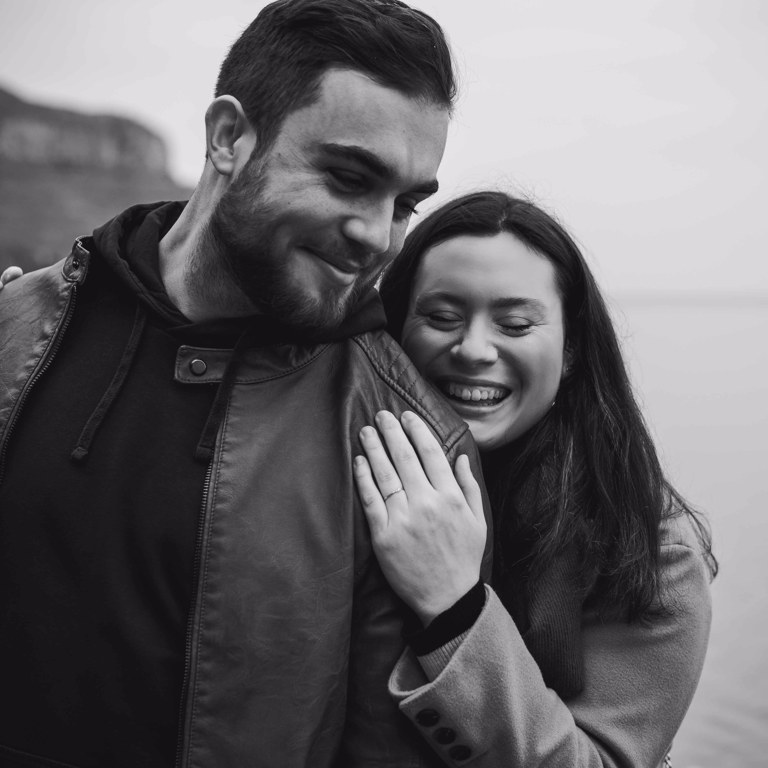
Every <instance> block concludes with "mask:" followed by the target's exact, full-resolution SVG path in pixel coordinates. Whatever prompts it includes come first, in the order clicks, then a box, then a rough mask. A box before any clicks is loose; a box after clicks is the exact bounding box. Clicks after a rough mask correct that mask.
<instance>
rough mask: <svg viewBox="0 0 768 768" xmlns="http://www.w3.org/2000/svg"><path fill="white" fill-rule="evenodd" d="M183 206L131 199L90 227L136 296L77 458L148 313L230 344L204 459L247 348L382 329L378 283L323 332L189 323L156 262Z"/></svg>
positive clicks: (115, 391)
mask: <svg viewBox="0 0 768 768" xmlns="http://www.w3.org/2000/svg"><path fill="white" fill-rule="evenodd" d="M184 206H185V203H183V202H170V203H167V202H166V203H153V204H148V205H136V206H133V207H132V208H129V209H128V210H126V211H124V212H123V213H121V214H120V215H119V216H117V217H115V218H114V219H112V220H111V221H109V222H107V223H106V224H105V225H104V226H102V227H99V228H98V229H97V230H95V231H94V233H93V245H94V246H95V250H96V252H97V254H98V256H99V257H101V259H103V261H104V262H106V264H107V265H108V267H109V268H110V269H111V270H112V271H113V272H114V273H115V275H116V276H117V277H118V279H119V280H120V281H121V282H122V283H123V284H124V285H126V286H127V287H128V288H129V289H130V290H131V291H132V293H133V294H134V295H135V296H136V298H137V305H136V313H135V316H134V322H133V327H132V329H131V333H130V335H129V338H128V340H127V342H126V345H125V348H124V350H123V354H122V356H121V359H120V362H119V365H118V367H117V369H116V371H115V374H114V376H113V378H112V381H111V383H110V385H109V387H108V388H107V390H106V391H105V392H104V395H103V396H102V398H101V400H100V402H99V404H98V406H97V407H96V408H95V410H94V411H93V413H92V414H91V416H90V418H89V419H88V421H87V422H86V424H85V426H84V428H83V431H82V433H81V434H80V438H79V440H78V443H77V445H76V447H75V449H74V451H73V452H72V458H73V460H75V461H84V460H85V459H86V457H87V455H88V452H89V450H90V446H91V444H92V442H93V439H94V436H95V434H96V432H97V431H98V429H99V427H100V426H101V424H102V421H103V419H104V416H105V415H106V413H107V411H108V410H109V408H110V407H111V406H112V403H113V402H114V401H115V399H116V398H117V397H118V396H119V393H120V390H121V389H122V386H123V383H124V382H125V379H126V377H127V375H128V372H129V371H130V369H131V366H132V365H133V360H134V357H135V354H136V350H137V349H138V347H139V345H140V343H141V338H142V334H143V331H144V326H145V323H146V320H147V316H148V315H154V316H155V317H156V318H159V319H160V321H161V323H162V324H163V325H164V326H165V327H166V329H167V330H169V331H171V332H177V333H179V334H180V335H182V336H185V335H187V334H190V335H194V337H195V338H196V339H197V340H198V341H197V342H196V344H195V345H196V346H199V345H200V344H199V342H200V340H204V341H205V342H206V346H218V347H220V348H231V349H232V355H231V357H230V358H229V362H228V363H227V366H226V368H225V370H224V374H223V376H222V379H221V381H220V383H219V385H218V388H217V391H216V395H215V397H214V400H213V403H212V404H211V408H210V411H209V413H208V418H207V420H206V423H205V426H204V427H203V431H202V433H201V435H200V441H199V443H198V446H197V449H196V451H195V457H196V458H197V459H198V460H200V461H203V462H207V461H210V459H211V458H212V456H213V451H214V447H215V443H216V435H217V434H218V429H219V424H220V422H221V419H222V418H223V416H224V412H225V410H226V405H227V400H228V398H229V393H230V390H231V389H232V386H233V385H234V382H235V375H236V373H237V368H238V366H239V364H240V361H241V359H242V357H243V355H244V353H245V351H246V350H247V349H249V348H251V347H258V346H264V345H269V344H281V343H292V344H305V345H316V344H323V343H328V342H332V341H338V340H341V339H346V338H349V337H350V336H354V335H356V334H359V333H363V332H365V331H372V330H376V329H379V328H383V327H384V326H385V324H386V319H385V315H384V309H383V307H382V304H381V301H380V299H379V295H378V292H377V291H376V290H371V291H369V292H368V293H367V294H366V295H365V296H363V297H362V298H361V299H360V301H359V302H358V303H357V304H356V306H354V307H353V308H352V311H351V312H350V313H349V314H348V315H347V317H346V318H345V319H344V320H343V322H342V323H341V324H340V325H338V326H337V327H336V328H332V329H330V330H328V331H324V332H323V333H322V334H312V335H308V334H306V333H301V332H300V331H297V330H296V329H295V328H292V327H290V326H286V325H285V324H282V323H280V322H279V321H277V320H275V319H274V318H271V317H268V316H265V315H254V316H253V317H249V318H237V319H232V318H223V319H221V320H216V321H208V322H205V323H192V322H191V321H190V320H189V319H188V318H187V317H185V316H184V315H183V314H182V313H181V312H180V311H179V309H178V308H177V307H176V306H175V305H174V304H173V303H172V302H171V300H170V299H169V297H168V294H167V292H166V290H165V287H164V285H163V281H162V278H161V276H160V267H159V243H160V240H161V239H162V238H163V237H164V236H165V234H166V233H167V232H168V231H169V230H170V229H171V227H172V226H173V224H174V223H175V222H176V220H177V219H178V218H179V216H180V215H181V212H182V211H183V210H184Z"/></svg>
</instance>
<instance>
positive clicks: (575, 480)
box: [355, 192, 716, 768]
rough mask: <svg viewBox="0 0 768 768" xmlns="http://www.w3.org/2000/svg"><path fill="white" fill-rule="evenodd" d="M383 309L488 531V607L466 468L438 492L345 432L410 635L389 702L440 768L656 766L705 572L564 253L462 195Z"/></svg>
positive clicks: (419, 463)
mask: <svg viewBox="0 0 768 768" xmlns="http://www.w3.org/2000/svg"><path fill="white" fill-rule="evenodd" d="M381 294H382V297H383V299H384V302H385V306H386V309H387V313H388V317H389V321H390V331H391V332H392V333H393V335H394V336H395V337H396V338H398V339H399V340H400V341H401V344H402V346H403V348H404V349H405V351H406V352H407V353H408V355H409V356H410V358H411V359H412V360H413V362H414V364H415V365H416V367H417V368H418V369H419V370H420V372H421V373H422V375H424V376H425V377H426V378H427V379H428V380H430V381H431V382H432V383H433V384H434V385H435V386H436V387H437V388H439V389H440V390H441V391H442V392H443V394H444V395H445V396H446V398H447V399H448V401H449V402H450V403H451V404H452V405H453V406H454V407H455V409H456V411H457V412H458V414H459V415H460V416H461V417H462V418H463V419H464V420H465V421H466V422H467V424H468V425H469V428H470V430H471V431H472V434H473V436H474V437H475V441H476V443H477V445H478V447H479V449H480V451H481V455H482V459H483V469H484V474H485V480H486V485H487V488H488V492H489V496H490V499H491V506H492V508H493V510H494V520H495V526H494V527H495V541H494V553H495V555H494V583H493V585H492V587H490V586H488V585H480V584H478V583H477V582H478V574H479V569H480V558H481V555H482V543H483V541H484V536H485V531H484V526H483V515H482V499H481V494H480V489H479V488H478V486H477V484H476V483H475V482H474V480H473V478H472V477H471V474H470V473H469V470H468V463H467V462H466V461H465V460H463V459H462V460H460V461H459V462H457V466H456V468H455V471H456V477H455V479H454V475H453V473H452V472H451V470H450V468H449V467H448V465H447V462H446V461H445V460H444V459H443V458H442V453H441V451H440V450H439V446H437V443H436V441H435V440H434V439H433V438H432V436H431V434H430V433H429V432H428V430H427V429H426V427H425V426H424V425H423V424H422V423H421V422H419V421H418V420H417V419H416V417H414V416H413V415H412V414H406V415H405V416H404V417H403V419H402V424H399V423H398V422H397V420H396V419H395V418H394V417H393V416H392V415H391V414H386V413H382V414H379V415H378V416H377V426H378V427H379V430H380V431H379V432H377V431H376V430H374V429H372V428H371V427H366V428H365V429H364V430H363V431H362V433H361V444H362V447H363V451H364V453H365V457H362V456H361V457H358V458H357V459H356V461H355V474H356V480H357V483H358V488H359V491H360V496H361V499H362V500H363V506H364V508H365V510H366V514H367V516H368V519H369V522H370V527H371V533H372V537H373V542H374V547H375V548H376V552H377V555H378V557H379V561H380V563H381V566H382V568H383V570H384V572H385V574H386V575H387V577H388V579H389V580H390V582H391V584H392V586H393V588H395V590H396V591H397V592H398V594H399V595H400V596H401V597H402V598H403V600H404V601H405V602H406V603H407V604H408V605H410V606H411V608H413V610H414V613H415V615H416V616H417V617H418V619H419V620H420V623H421V626H420V627H417V631H414V633H413V634H412V635H411V637H410V648H409V649H408V650H407V651H406V652H405V653H404V655H403V656H402V657H401V659H400V661H399V662H398V664H397V666H396V668H395V670H394V671H393V673H392V677H391V679H390V691H391V694H392V695H393V697H394V698H395V699H396V700H397V701H398V703H399V706H400V708H401V710H402V711H403V713H404V714H405V715H406V716H408V717H409V718H410V719H411V720H412V721H413V722H414V724H415V726H416V728H417V729H418V730H419V731H421V733H422V735H423V736H424V738H426V739H427V741H428V742H429V743H430V744H431V745H432V747H433V748H434V749H435V750H436V751H437V752H438V754H439V755H440V756H441V757H442V758H443V759H444V761H445V762H446V763H447V764H449V765H461V764H462V763H464V762H465V761H468V760H472V762H471V765H472V766H473V767H476V768H486V767H487V766H505V767H507V768H517V767H518V766H519V767H521V768H522V767H523V766H525V768H531V767H533V766H569V767H574V766H579V767H581V766H633V767H634V766H637V767H638V768H640V767H641V766H642V768H648V767H649V766H657V765H660V764H662V763H663V761H665V756H666V755H667V754H668V752H669V748H670V745H671V742H672V739H673V737H674V735H675V732H676V731H677V729H678V727H679V725H680V723H681V721H682V719H683V716H684V714H685V712H686V710H687V708H688V705H689V704H690V701H691V698H692V696H693V693H694V690H695V688H696V685H697V682H698V679H699V675H700V673H701V668H702V664H703V660H704V653H705V649H706V644H707V640H708V634H709V622H710V603H709V581H710V579H711V577H712V576H713V575H714V573H715V572H716V563H715V560H714V558H713V557H712V554H711V549H710V543H709V537H708V535H707V533H706V530H705V529H704V528H703V526H702V525H701V523H700V522H699V520H698V519H697V516H696V514H695V512H694V511H693V510H692V509H691V508H690V507H689V506H688V505H687V503H686V502H685V501H684V500H683V499H682V498H681V497H680V496H679V494H678V493H677V492H676V491H675V490H674V488H673V487H672V486H671V485H670V484H669V482H668V481H667V480H666V479H665V477H664V475H663V472H662V470H661V467H660V465H659V461H658V458H657V455H656V452H655V450H654V446H653V443H652V441H651V438H650V436H649V434H648V429H647V427H646V425H645V423H644V421H643V419H642V416H641V414H640V411H639V409H638V406H637V404H636V402H635V399H634V397H633V394H632V391H631V387H630V383H629V380H628V377H627V373H626V370H625V367H624V363H623V361H622V357H621V353H620V350H619V345H618V343H617V340H616V335H615V332H614V330H613V327H612V324H611V321H610V317H609V314H608V311H607V309H606V306H605V304H604V302H603V299H602V297H601V295H600V292H599V290H598V288H597V285H596V284H595V281H594V279H593V277H592V275H591V273H590V271H589V268H588V267H587V265H586V263H585V261H584V259H583V257H582V255H581V254H580V252H579V250H578V248H577V247H576V245H575V244H574V242H573V240H572V239H571V238H570V237H569V236H568V234H567V233H566V232H565V231H564V230H563V229H562V227H561V226H560V225H559V224H558V223H557V222H556V221H554V220H553V219H552V218H551V217H550V216H549V215H547V214H546V213H545V212H543V211H542V210H540V209H539V208H537V207H536V206H534V205H532V204H531V203H529V202H526V201H523V200H517V199H514V198H510V197H508V196H507V195H504V194H502V193H498V192H480V193H477V194H472V195H468V196H466V197H462V198H460V199H458V200H455V201H453V202H451V203H448V204H447V205H445V206H443V207H442V208H440V209H439V210H437V211H436V212H434V213H433V214H432V215H431V216H429V217H428V218H427V219H426V220H425V221H424V222H423V223H421V224H420V225H419V226H417V227H416V228H415V229H414V231H413V232H412V233H411V234H410V236H409V237H408V239H407V241H406V245H405V247H404V249H403V252H402V254H401V255H400V256H399V257H398V258H397V259H396V261H395V262H394V264H393V265H392V267H391V269H390V270H389V271H388V273H387V275H386V277H385V279H384V282H383V284H382V288H381ZM380 435H381V436H383V442H382V438H380ZM385 444H386V450H385V447H384V445H385ZM390 457H391V459H390ZM473 585H475V586H473ZM666 759H668V758H666Z"/></svg>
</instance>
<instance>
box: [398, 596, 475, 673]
mask: <svg viewBox="0 0 768 768" xmlns="http://www.w3.org/2000/svg"><path fill="white" fill-rule="evenodd" d="M484 605H485V586H484V585H483V582H482V581H478V582H477V584H475V586H474V587H472V589H470V590H469V592H467V594H466V595H464V596H463V597H461V598H459V599H458V600H457V601H456V602H455V603H454V604H453V605H452V606H451V607H450V608H449V609H448V610H446V611H443V612H442V613H441V614H440V615H439V616H436V617H435V618H434V619H433V620H432V621H431V622H430V623H429V625H428V626H427V627H425V628H424V629H422V630H419V631H416V632H407V633H406V637H405V639H406V640H407V642H408V644H409V645H410V646H411V649H412V650H413V652H414V653H415V654H416V655H417V656H426V655H427V654H430V653H432V652H433V651H436V650H437V649H438V648H441V647H443V646H446V645H448V644H449V643H452V641H455V640H457V639H458V638H459V637H460V636H462V635H463V634H464V633H466V632H467V631H468V630H469V628H470V627H471V626H472V625H473V624H474V623H475V622H476V621H477V617H478V616H479V615H480V613H481V612H482V610H483V606H484ZM458 645H460V642H459V643H458ZM458 645H457V646H456V647H458ZM453 650H455V648H454V649H453ZM453 650H451V651H450V652H449V655H448V658H450V657H451V656H452V655H453Z"/></svg>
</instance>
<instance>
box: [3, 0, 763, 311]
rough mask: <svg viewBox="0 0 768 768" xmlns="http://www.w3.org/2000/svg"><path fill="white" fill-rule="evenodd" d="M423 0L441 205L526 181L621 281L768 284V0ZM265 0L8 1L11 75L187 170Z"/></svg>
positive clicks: (195, 168)
mask: <svg viewBox="0 0 768 768" xmlns="http://www.w3.org/2000/svg"><path fill="white" fill-rule="evenodd" d="M412 4H413V5H415V6H417V7H419V8H422V9H423V10H425V11H427V12H428V13H430V14H431V15H433V16H434V17H435V18H436V19H437V20H438V21H439V22H440V23H441V25H442V26H443V28H444V30H445V31H446V34H447V36H448V38H449V40H450V42H451V46H452V48H453V50H454V53H455V55H456V59H457V63H458V68H459V77H460V83H461V96H460V100H459V104H458V109H457V112H456V115H455V117H454V120H453V123H452V126H451V130H450V134H449V143H448V148H447V150H446V154H445V157H444V160H443V165H442V167H441V172H440V176H439V178H440V183H441V191H440V193H439V195H438V196H437V197H436V198H435V202H436V203H439V202H442V201H445V200H446V199H448V198H449V197H452V196H454V195H456V194H459V193H463V192H467V191H470V190H473V189H481V188H484V187H488V186H491V187H501V188H503V189H506V190H507V191H510V192H512V193H515V194H521V195H525V196H528V197H532V198H533V199H534V200H535V201H537V202H538V203H540V204H541V205H543V206H544V207H546V208H547V209H548V210H550V211H551V212H553V213H555V214H556V215H557V216H558V218H559V219H560V220H561V221H562V222H563V223H564V224H565V225H566V226H567V227H568V229H569V231H570V232H571V233H572V234H573V235H574V237H575V238H576V240H577V241H578V242H579V243H580V244H581V246H582V247H583V250H584V252H585V254H586V255H587V258H588V259H589V261H590V264H591V265H592V267H593V269H594V271H595V273H596V275H597V277H598V280H599V281H600V283H601V284H602V285H603V286H604V288H605V289H606V290H607V291H608V292H609V293H617V294H619V295H624V296H634V295H645V294H648V293H651V292H653V293H657V292H660V291H661V292H665V293H668V294H669V295H675V296H676V295H684V296H694V295H695V296H700V295H708V296H711V295H717V296H720V297H729V298H730V300H733V299H734V298H737V299H739V300H757V301H768V266H767V265H766V261H767V260H768V259H767V258H766V257H768V253H766V251H767V250H768V249H767V248H766V243H767V242H768V216H766V215H765V213H764V209H765V208H766V204H767V203H768V142H767V141H766V139H765V137H766V136H768V96H766V87H765V78H766V75H768V45H766V40H768V3H764V2H763V1H762V0H632V2H622V3H618V2H615V0H580V2H578V3H575V2H573V1H572V0H471V2H470V0H414V2H413V3H412ZM264 5H265V3H264V2H246V1H245V0H218V1H217V2H216V3H210V2H201V1H200V0H132V2H130V3H125V2H122V1H121V2H117V1H116V0H5V2H4V3H3V6H2V10H0V84H2V85H3V86H5V87H7V88H9V89H11V90H14V91H15V92H16V93H17V94H18V95H20V96H22V97H25V98H27V99H29V100H32V101H44V102H46V103H53V104H56V105H61V106H68V107H70V108H76V109H80V110H83V111H88V112H101V113H103V112H107V113H116V114H122V115H126V116H129V117H133V118H135V119H138V120H140V121H141V122H143V123H145V124H146V125H147V126H149V127H150V128H152V129H153V130H155V131H156V132H158V133H159V134H160V135H161V136H162V137H163V138H164V139H165V140H166V141H167V143H168V145H169V152H170V164H171V172H172V174H173V175H174V177H175V178H176V179H177V180H179V181H181V182H184V183H187V184H190V185H193V184H194V183H195V181H196V179H197V178H198V176H199V173H200V170H201V168H202V162H203V155H204V125H203V114H204V112H205V109H206V107H207V105H208V103H209V102H210V100H211V98H212V92H213V87H214V83H215V79H216V74H217V71H218V66H219V63H220V61H221V59H222V58H223V56H224V55H225V54H226V51H227V49H228V47H229V45H230V44H231V43H232V42H233V41H234V39H235V38H236V37H237V36H238V34H239V33H240V31H242V29H243V28H244V27H245V26H246V25H247V24H248V23H249V22H250V21H251V20H252V18H253V17H254V16H255V15H256V14H257V13H258V11H259V9H260V8H262V7H263V6H264ZM429 207H430V206H427V207H426V208H424V209H423V211H424V212H427V211H428V210H429Z"/></svg>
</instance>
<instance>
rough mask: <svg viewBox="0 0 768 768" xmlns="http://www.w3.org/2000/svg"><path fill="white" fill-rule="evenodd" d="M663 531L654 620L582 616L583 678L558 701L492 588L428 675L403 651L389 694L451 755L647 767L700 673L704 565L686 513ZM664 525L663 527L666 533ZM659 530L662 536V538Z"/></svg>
mask: <svg viewBox="0 0 768 768" xmlns="http://www.w3.org/2000/svg"><path fill="white" fill-rule="evenodd" d="M670 525H672V526H673V527H674V529H675V530H674V531H672V532H671V533H670V535H668V536H666V537H663V538H662V541H663V542H664V543H663V546H662V550H661V568H662V582H663V585H662V599H663V600H664V601H665V604H667V605H668V606H669V608H670V609H671V614H670V615H669V616H664V617H660V618H656V619H654V620H653V621H652V622H651V623H646V624H640V623H633V624H627V623H621V622H605V623H603V622H601V621H600V620H599V619H598V618H597V617H595V616H592V615H585V617H584V622H583V626H582V632H583V643H584V680H585V684H584V689H583V691H582V692H581V693H580V694H579V695H578V696H576V697H574V698H573V699H570V700H568V701H567V702H566V701H563V700H562V699H560V698H559V697H558V696H557V694H556V693H555V692H554V691H552V690H551V689H549V688H547V687H546V686H545V684H544V681H543V679H542V677H541V673H540V672H539V669H538V666H537V665H536V662H535V661H534V659H533V658H532V657H531V655H530V654H529V653H528V651H527V649H526V647H525V644H524V643H523V640H522V638H521V636H520V633H519V632H518V631H517V628H516V626H515V624H514V622H513V621H512V619H511V618H510V616H509V614H508V613H507V612H506V610H505V609H504V607H503V606H502V604H501V602H500V601H499V599H498V597H497V596H496V595H495V593H494V592H493V591H492V590H491V589H490V588H488V587H487V588H486V590H487V597H486V604H485V607H484V609H483V612H482V614H481V615H480V617H479V618H478V620H477V622H476V623H475V625H474V626H473V627H472V628H471V629H470V630H469V632H468V633H467V635H466V636H465V637H464V639H463V640H462V642H461V644H460V645H459V647H458V648H457V649H456V650H455V651H454V653H453V655H452V656H451V657H450V660H449V661H448V662H447V664H446V665H445V666H444V667H443V669H442V670H441V671H440V672H439V674H437V676H436V677H435V678H434V679H433V680H431V681H430V680H429V679H428V678H427V677H426V675H425V673H424V672H423V670H422V668H421V666H420V664H419V662H418V660H417V658H416V657H415V656H414V655H413V654H412V652H411V651H410V650H406V651H405V653H404V654H403V655H402V656H401V657H400V659H399V661H398V663H397V664H396V666H395V668H394V671H393V673H392V675H391V677H390V693H391V695H392V696H393V697H394V698H395V700H396V701H397V702H398V704H399V706H400V709H401V711H402V712H403V713H405V715H406V716H407V717H408V718H409V719H411V720H412V721H413V722H414V724H415V725H416V727H417V728H418V729H419V730H420V731H421V733H422V736H423V737H424V738H425V740H426V741H427V742H428V743H429V744H430V745H431V746H432V748H433V749H434V750H435V751H436V752H437V753H438V754H440V755H441V757H442V758H443V761H444V763H445V764H447V765H451V766H453V765H468V766H472V768H535V767H536V766H542V767H543V766H547V767H548V768H549V767H551V766H558V768H559V766H563V767H565V766H568V768H587V767H589V768H593V767H594V768H598V767H601V768H602V767H610V768H649V766H657V765H659V764H660V763H661V761H662V760H663V759H664V756H665V754H666V753H667V751H668V750H669V747H670V745H671V743H672V739H673V737H674V735H675V733H676V731H677V729H678V728H679V726H680V723H681V722H682V719H683V716H684V715H685V712H686V711H687V709H688V706H689V704H690V702H691V699H692V697H693V693H694V691H695V689H696V685H697V683H698V680H699V676H700V674H701V669H702V665H703V662H704V655H705V651H706V646H707V641H708V637H709V626H710V595H709V572H708V570H707V567H706V565H705V563H704V560H703V558H702V556H701V554H700V550H699V547H698V543H697V542H696V541H695V540H694V537H693V533H692V531H691V530H686V529H690V524H689V523H688V521H687V519H678V520H677V521H676V522H673V523H670ZM668 533H669V532H668ZM665 538H666V541H665Z"/></svg>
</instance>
